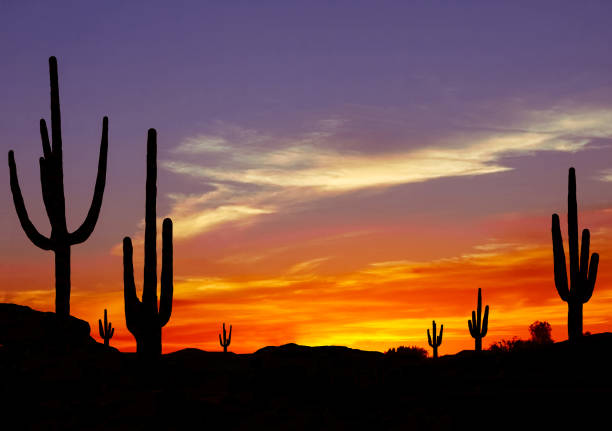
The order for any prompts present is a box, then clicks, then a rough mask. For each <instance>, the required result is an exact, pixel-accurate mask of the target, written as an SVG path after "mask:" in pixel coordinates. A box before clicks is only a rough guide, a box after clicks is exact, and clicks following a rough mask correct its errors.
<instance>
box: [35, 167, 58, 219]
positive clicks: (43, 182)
mask: <svg viewBox="0 0 612 431" xmlns="http://www.w3.org/2000/svg"><path fill="white" fill-rule="evenodd" d="M50 160H51V159H45V158H44V157H41V158H40V159H39V160H38V162H39V166H40V186H41V190H42V198H43V203H44V204H45V210H46V211H47V216H48V217H49V223H50V224H51V226H52V227H53V226H54V225H55V212H54V211H53V205H54V199H53V196H52V192H51V191H52V190H53V188H52V187H49V186H48V184H51V183H52V181H53V180H52V179H51V178H49V165H50Z"/></svg>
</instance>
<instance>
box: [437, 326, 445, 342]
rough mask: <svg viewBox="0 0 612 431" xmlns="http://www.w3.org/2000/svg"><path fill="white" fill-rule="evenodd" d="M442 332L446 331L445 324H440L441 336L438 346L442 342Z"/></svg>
mask: <svg viewBox="0 0 612 431" xmlns="http://www.w3.org/2000/svg"><path fill="white" fill-rule="evenodd" d="M442 332H444V325H440V336H439V337H438V346H439V345H440V344H442Z"/></svg>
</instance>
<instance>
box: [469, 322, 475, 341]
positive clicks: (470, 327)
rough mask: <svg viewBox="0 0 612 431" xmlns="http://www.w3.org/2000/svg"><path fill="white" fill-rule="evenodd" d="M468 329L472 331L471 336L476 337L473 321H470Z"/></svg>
mask: <svg viewBox="0 0 612 431" xmlns="http://www.w3.org/2000/svg"><path fill="white" fill-rule="evenodd" d="M468 328H469V329H470V335H471V336H472V337H473V336H474V328H473V327H472V321H471V320H470V319H468Z"/></svg>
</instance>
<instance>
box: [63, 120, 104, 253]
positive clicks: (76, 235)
mask: <svg viewBox="0 0 612 431" xmlns="http://www.w3.org/2000/svg"><path fill="white" fill-rule="evenodd" d="M107 156H108V117H104V119H103V120H102V142H101V143H100V156H99V158H98V174H97V176H96V185H95V186H94V194H93V198H92V200H91V205H90V207H89V211H88V212H87V216H86V217H85V220H84V221H83V224H81V226H79V228H78V229H77V230H75V231H74V232H72V233H71V234H70V243H71V244H80V243H82V242H84V241H85V240H87V238H89V236H90V235H91V233H92V232H93V230H94V228H95V227H96V223H97V221H98V217H99V215H100V208H102V197H103V196H104V186H105V184H106V161H107Z"/></svg>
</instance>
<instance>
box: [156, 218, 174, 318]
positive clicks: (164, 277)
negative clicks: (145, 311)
mask: <svg viewBox="0 0 612 431" xmlns="http://www.w3.org/2000/svg"><path fill="white" fill-rule="evenodd" d="M172 254H173V253H172V220H170V219H169V218H167V219H164V222H163V224H162V268H161V292H160V298H159V320H160V325H161V326H164V325H165V324H166V323H168V321H169V320H170V315H171V314H172V296H173V293H174V286H173V281H172V280H173V274H172V272H173V270H172V261H173V257H172Z"/></svg>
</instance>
